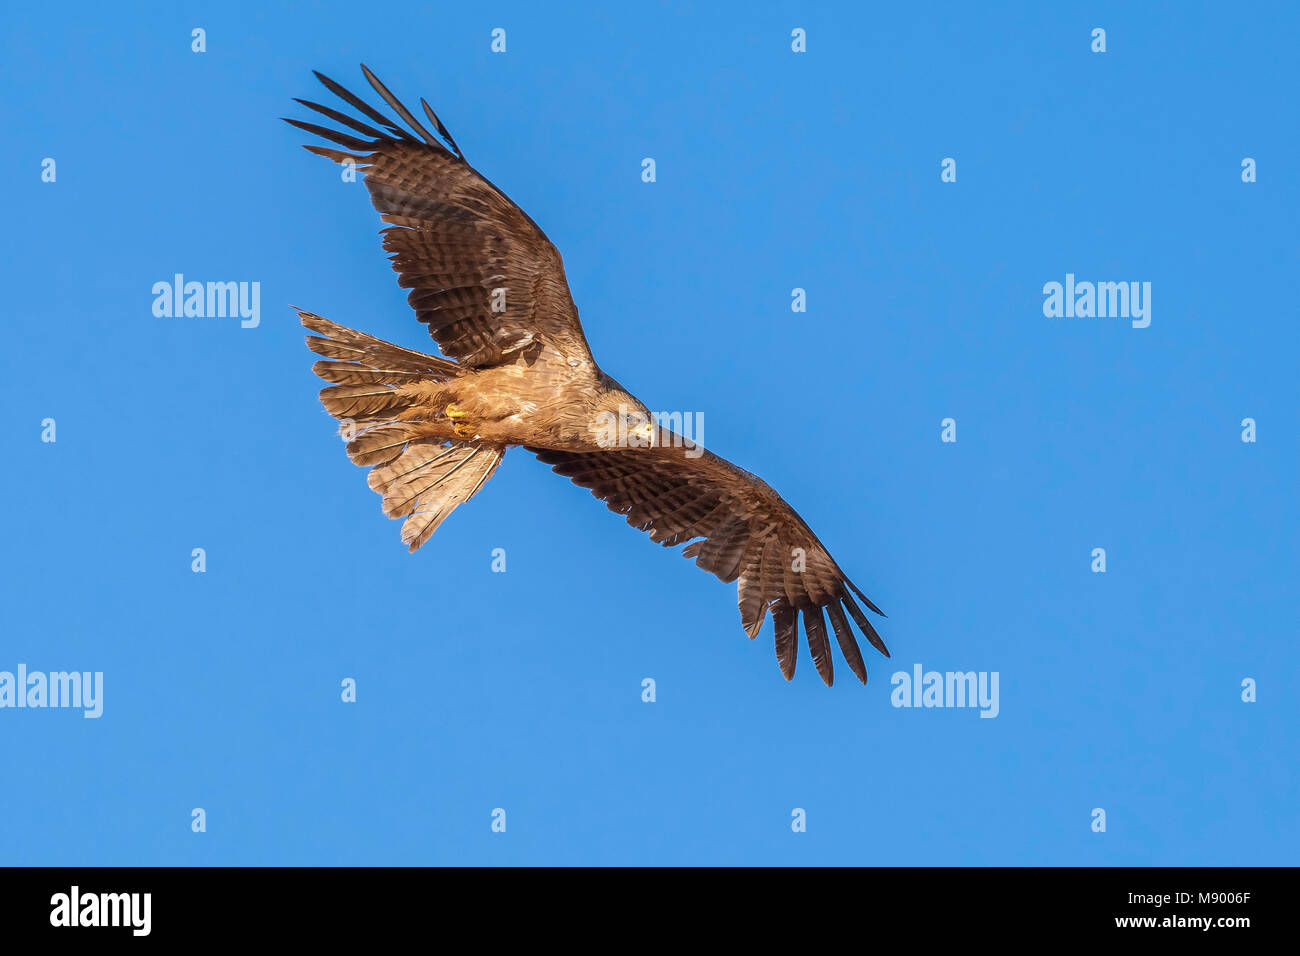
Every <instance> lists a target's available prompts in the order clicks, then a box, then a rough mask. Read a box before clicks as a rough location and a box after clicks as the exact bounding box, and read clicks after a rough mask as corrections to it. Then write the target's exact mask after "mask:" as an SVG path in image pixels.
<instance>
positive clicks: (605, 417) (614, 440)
mask: <svg viewBox="0 0 1300 956" xmlns="http://www.w3.org/2000/svg"><path fill="white" fill-rule="evenodd" d="M591 431H592V435H593V436H594V437H595V440H596V443H597V444H598V445H600V446H601V447H602V448H649V447H651V446H652V445H653V444H654V443H655V439H656V436H657V434H658V426H657V424H656V422H655V416H654V413H653V412H651V411H650V409H648V408H646V407H645V405H643V404H642V403H641V402H639V401H637V400H636V399H635V398H633V397H632V396H631V395H629V394H628V393H627V392H625V391H623V390H622V389H614V390H611V391H609V392H606V393H605V394H604V395H603V396H601V400H600V402H598V403H597V406H596V413H595V415H594V416H593V418H592V423H591Z"/></svg>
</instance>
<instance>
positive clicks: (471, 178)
mask: <svg viewBox="0 0 1300 956" xmlns="http://www.w3.org/2000/svg"><path fill="white" fill-rule="evenodd" d="M362 70H363V72H364V73H365V75H366V78H367V80H368V81H369V82H370V84H371V86H372V87H373V88H374V89H375V90H376V92H378V93H379V95H380V96H381V97H382V98H383V99H384V101H385V102H386V103H387V104H388V105H389V107H390V108H391V109H393V111H394V112H395V113H396V114H397V116H398V117H399V118H400V119H401V121H402V122H404V123H405V124H406V127H408V128H409V129H408V128H403V127H402V126H401V125H399V124H398V122H397V121H395V120H392V119H390V118H389V117H386V116H384V115H383V114H382V113H381V112H380V111H379V110H377V109H375V108H374V107H372V106H370V105H369V104H367V103H365V102H364V101H363V100H361V99H360V98H359V97H357V96H355V95H354V94H352V93H350V92H349V91H347V90H346V89H344V88H343V87H342V86H340V85H339V84H338V83H335V82H334V81H333V80H331V79H329V78H328V77H324V76H321V74H319V73H318V74H316V75H317V77H318V78H319V79H320V80H321V82H322V83H323V84H324V85H325V86H326V87H327V88H328V89H329V90H330V91H332V92H333V93H335V94H336V95H337V96H339V97H340V98H341V99H342V100H343V101H344V102H345V103H347V104H349V105H350V106H351V107H352V108H353V109H355V110H356V111H357V113H358V114H359V117H360V118H358V116H353V115H349V114H347V113H344V112H341V111H339V110H336V109H334V108H332V107H328V106H323V105H321V104H318V103H312V102H308V101H306V100H299V101H298V102H300V103H302V104H303V105H305V106H307V107H308V108H310V109H312V110H315V111H316V112H317V113H320V114H322V115H324V116H326V117H328V118H330V119H332V120H334V121H335V122H337V123H339V124H340V125H341V126H343V127H344V128H345V129H346V130H349V131H350V132H344V131H342V130H339V129H330V128H327V127H322V126H317V125H314V124H311V123H304V122H300V121H297V120H289V121H288V122H290V123H292V124H293V125H294V126H297V127H299V128H301V129H304V130H307V131H308V132H311V133H315V134H317V135H320V136H322V137H324V138H325V139H327V140H329V141H331V142H333V143H335V144H337V145H339V146H342V147H344V149H343V150H340V149H335V148H331V147H320V146H308V147H307V149H309V150H311V151H312V152H314V153H318V154H320V155H322V156H325V157H327V158H329V159H331V160H334V161H335V162H338V163H345V164H353V165H355V167H356V168H358V169H360V170H362V171H363V172H364V174H365V183H366V187H367V189H368V190H369V193H370V197H371V200H372V202H373V203H374V205H375V207H376V209H378V210H379V212H380V214H381V217H382V218H383V220H384V221H385V222H386V223H388V224H389V226H388V228H386V229H385V230H384V231H383V237H384V239H383V244H384V248H385V249H386V250H387V251H388V252H389V254H390V257H391V259H392V262H393V268H394V269H395V270H396V271H397V273H398V276H399V283H400V284H401V285H402V286H403V287H404V288H409V289H410V290H411V292H410V295H409V301H410V304H411V306H412V308H414V309H415V313H416V317H417V318H418V319H419V320H420V321H421V322H423V323H425V325H426V326H427V327H428V329H429V332H430V334H431V335H432V336H433V338H434V339H435V340H436V341H437V343H438V345H439V347H440V349H441V351H442V353H443V355H444V356H446V357H439V356H431V355H426V354H424V353H421V352H416V351H412V350H410V349H406V348H403V347H401V346H398V345H393V344H391V343H389V342H385V341H382V340H380V339H377V338H374V337H373V336H370V335H366V334H365V333H362V332H357V331H354V330H352V329H348V328H345V327H344V326H341V325H338V324H337V323H334V322H331V321H329V320H328V319H324V318H321V317H320V316H318V315H315V314H313V313H310V312H300V313H299V314H300V316H301V318H302V322H303V324H304V325H305V326H306V327H307V328H308V329H309V330H311V331H312V332H313V333H315V334H314V335H312V336H309V337H308V339H307V343H308V346H309V347H310V348H311V349H312V351H314V352H316V353H317V354H318V355H320V356H321V357H322V358H321V361H318V362H317V363H316V365H315V366H314V370H315V371H316V373H317V374H318V375H319V376H320V377H321V378H323V379H325V380H326V381H327V382H329V383H330V385H329V387H327V388H325V389H323V390H322V392H321V401H322V402H323V404H324V405H325V407H326V409H327V410H328V411H329V412H330V413H331V414H332V415H334V416H335V417H336V418H338V419H339V420H340V430H341V431H342V432H343V434H344V435H345V437H347V438H348V444H347V451H348V455H349V457H350V458H351V459H352V461H354V462H355V463H356V464H358V465H362V466H366V467H369V468H370V469H371V470H370V476H369V483H370V486H371V487H372V488H373V489H374V490H375V491H377V492H379V494H381V495H382V496H383V507H384V513H385V514H387V515H389V516H390V517H393V518H403V519H405V520H404V522H403V525H402V539H403V541H404V542H406V544H407V545H408V546H409V548H410V550H412V551H414V550H416V549H417V548H419V547H420V546H421V545H422V544H424V543H425V542H426V541H427V540H428V539H429V537H430V536H431V535H432V534H433V532H434V531H435V530H436V529H437V527H438V526H439V525H440V524H441V523H442V521H443V520H445V519H446V517H447V515H449V514H450V513H451V512H452V510H454V509H455V508H456V507H457V506H459V505H460V504H462V503H463V502H465V501H468V500H469V499H470V498H472V497H473V496H474V495H475V494H476V493H477V492H478V491H479V489H481V488H482V487H483V485H484V484H485V483H486V482H487V480H488V479H489V478H490V477H491V476H492V473H493V472H494V471H495V470H496V467H497V465H498V464H500V462H501V459H502V457H503V456H504V455H505V453H506V451H507V450H508V449H509V448H511V447H513V446H524V447H525V448H527V449H528V450H529V451H532V452H533V453H535V454H536V455H537V457H538V458H540V459H541V460H542V461H543V462H545V463H547V464H549V465H551V466H552V467H553V469H554V471H556V472H557V473H558V474H561V475H564V476H566V477H568V478H570V479H572V480H573V481H574V483H576V484H578V485H580V486H582V487H584V488H588V489H590V490H591V491H592V493H593V494H594V495H595V496H596V497H598V498H600V499H602V500H603V501H604V502H605V503H606V505H607V506H608V507H609V508H610V509H611V510H613V511H615V512H617V513H619V514H622V515H624V516H625V517H626V518H627V521H628V523H629V524H631V525H632V526H633V527H635V528H637V529H639V530H641V531H644V532H646V533H647V534H649V536H650V538H651V540H653V541H656V542H658V543H660V544H663V545H665V546H668V547H672V546H676V545H682V544H685V545H687V546H686V548H685V549H684V550H683V552H682V553H683V554H684V555H685V556H686V557H690V558H694V559H695V562H696V564H698V565H699V566H700V567H701V568H703V569H705V570H706V571H709V572H711V573H712V574H714V575H716V576H717V577H719V578H720V579H722V580H723V581H728V582H731V581H735V582H737V594H738V604H739V609H740V616H741V624H742V626H743V627H744V629H745V632H746V633H747V634H748V635H749V636H750V637H751V638H752V637H754V636H756V635H757V634H758V632H759V630H760V628H761V627H762V624H763V621H764V619H765V618H766V616H767V615H768V614H769V613H770V614H771V616H772V621H773V630H774V635H775V645H776V654H777V659H778V662H779V663H780V665H781V671H782V673H783V674H784V675H785V677H786V679H787V680H789V679H790V678H791V677H793V675H794V669H795V661H796V659H797V653H798V651H797V647H798V641H797V635H798V624H799V620H800V619H802V621H803V630H804V633H805V635H806V638H807V642H808V647H809V650H810V652H811V654H812V658H813V663H814V665H815V666H816V668H817V671H818V673H819V674H820V675H821V677H822V679H823V680H824V681H825V682H826V683H827V684H828V685H829V684H830V683H831V682H832V680H833V663H832V659H831V651H830V641H829V634H830V633H831V632H833V633H834V635H835V637H836V640H837V642H838V644H839V646H840V650H841V652H842V653H843V655H844V658H845V660H846V661H847V663H848V665H849V667H850V669H851V670H852V671H853V672H854V674H855V675H856V676H857V677H858V679H859V680H861V681H862V682H863V683H865V682H866V679H867V671H866V665H865V663H864V662H863V659H862V654H861V652H860V651H859V649H858V645H857V641H856V640H855V638H854V635H853V630H852V627H851V626H850V623H849V621H850V619H852V621H853V623H854V624H856V625H857V627H858V628H859V629H860V630H861V632H862V633H863V634H864V635H865V636H866V638H867V640H868V641H869V642H870V643H871V644H872V645H873V646H875V647H876V648H877V649H878V650H879V651H880V652H881V653H883V654H885V655H886V656H888V653H889V652H888V651H887V650H886V648H885V645H884V643H883V642H882V641H881V639H880V636H879V635H878V634H877V633H876V631H875V628H874V627H873V626H872V624H871V622H870V621H869V619H868V618H867V616H866V614H865V613H864V612H863V611H862V609H861V608H860V607H859V606H858V604H857V602H856V601H855V600H854V595H856V596H857V597H858V598H859V599H861V600H862V602H863V603H864V604H866V606H867V607H868V608H870V609H871V610H872V611H875V612H876V613H880V610H879V608H877V607H876V606H875V605H874V604H872V603H871V601H869V600H868V599H867V598H866V596H865V595H864V594H863V593H862V592H861V591H860V590H858V588H857V587H856V586H855V585H854V584H853V583H852V582H851V581H850V580H849V579H848V578H847V577H846V576H845V574H844V573H843V572H842V571H841V570H840V568H839V565H837V564H836V563H835V561H834V559H832V558H831V556H830V554H829V552H827V550H826V548H825V547H824V546H823V545H822V543H821V542H820V541H819V540H818V539H817V536H816V535H815V534H813V532H812V530H811V529H810V528H809V527H808V526H807V524H805V523H804V521H803V519H802V518H800V517H799V515H798V514H797V513H796V512H795V511H794V509H792V508H791V507H790V506H789V505H788V504H787V503H786V502H785V501H784V500H783V499H782V498H781V497H780V495H778V494H777V493H776V492H775V491H773V490H772V489H771V488H770V487H769V486H768V485H767V484H766V483H764V482H763V481H761V480H760V479H758V478H757V477H755V476H754V475H751V474H750V473H749V472H747V471H745V470H744V469H742V468H739V467H737V466H735V465H733V464H731V463H730V462H728V461H726V460H724V459H722V458H719V457H718V456H717V455H714V454H713V453H711V452H709V451H707V450H705V449H702V448H698V447H696V446H694V445H693V444H692V443H691V442H690V441H687V440H686V439H684V438H682V437H681V436H679V435H676V434H674V433H672V432H671V431H669V430H667V429H664V428H661V427H659V426H658V425H656V424H655V423H654V419H653V416H651V414H650V412H649V411H648V410H647V409H646V407H645V405H644V404H643V403H641V402H640V401H639V400H637V399H636V398H635V397H634V396H632V395H630V394H629V393H628V392H627V391H626V390H625V389H623V388H622V387H621V386H620V385H619V384H618V383H617V382H616V381H614V379H612V378H610V377H609V376H608V375H606V374H605V373H604V372H603V371H601V369H600V367H599V366H598V365H597V364H596V361H595V359H594V358H593V357H592V355H591V350H590V348H589V347H588V345H587V340H586V337H585V335H584V334H583V331H582V326H581V323H580V322H579V320H578V312H577V308H576V307H575V306H574V304H573V300H572V298H571V296H570V294H569V287H568V283H567V280H566V279H565V276H564V266H563V263H562V261H561V259H560V254H559V252H558V251H557V250H556V249H555V246H554V245H552V244H551V242H550V240H548V239H547V238H546V236H545V234H544V233H543V232H542V230H541V229H540V228H539V227H538V226H537V224H536V223H535V222H533V220H532V219H531V218H529V217H528V215H527V214H525V213H524V212H523V210H521V209H520V208H519V207H518V206H516V205H515V204H514V203H513V202H511V201H510V200H509V199H508V198H506V196H505V194H504V193H502V192H501V191H500V190H499V189H497V188H496V187H495V186H494V185H492V183H490V182H489V181H488V180H487V179H485V178H484V177H483V176H481V175H480V174H479V173H478V172H477V171H475V170H474V169H473V167H471V166H470V165H469V164H468V163H467V162H466V161H465V158H464V155H463V154H462V153H461V151H460V149H459V148H458V147H457V146H456V142H455V140H454V139H452V138H451V135H450V134H449V133H448V132H447V130H446V128H445V127H444V126H443V124H442V122H441V121H440V120H439V119H438V117H437V116H436V115H435V114H434V112H433V110H432V109H431V108H430V107H429V105H428V103H426V102H424V101H423V100H421V101H420V102H421V106H422V107H423V110H424V113H425V115H426V117H427V119H428V120H429V122H430V123H431V124H432V126H433V127H434V129H435V130H437V135H436V136H435V135H434V134H433V133H432V132H430V131H429V129H427V128H426V127H425V126H424V125H423V123H421V122H420V121H419V120H418V119H416V117H415V116H414V115H413V114H412V113H411V112H410V111H409V110H407V108H406V107H405V106H404V105H402V104H401V103H400V101H398V100H397V98H396V97H394V96H393V95H392V93H390V92H389V91H388V89H387V88H386V87H385V86H384V85H383V84H382V83H380V82H379V80H378V79H377V78H376V77H375V76H374V74H372V73H371V72H370V71H369V70H367V69H366V68H365V67H364V66H363V67H362ZM353 134H359V135H353ZM611 422H613V423H617V425H618V434H619V435H620V436H622V437H624V438H626V437H627V436H629V435H630V436H632V438H633V439H635V440H633V441H620V442H618V443H611V442H610V440H609V435H610V430H609V429H610V424H611ZM828 618H829V622H830V626H829V628H828V626H827V619H828Z"/></svg>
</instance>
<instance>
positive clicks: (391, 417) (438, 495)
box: [298, 311, 506, 551]
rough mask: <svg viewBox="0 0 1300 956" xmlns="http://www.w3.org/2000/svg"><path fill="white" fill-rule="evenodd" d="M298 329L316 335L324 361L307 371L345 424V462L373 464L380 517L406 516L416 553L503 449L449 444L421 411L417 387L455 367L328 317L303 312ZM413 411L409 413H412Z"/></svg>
mask: <svg viewBox="0 0 1300 956" xmlns="http://www.w3.org/2000/svg"><path fill="white" fill-rule="evenodd" d="M298 314H299V316H300V317H301V319H302V324H303V325H305V326H306V327H307V328H308V329H311V330H312V331H313V332H317V333H319V335H320V337H317V336H308V337H307V346H308V348H310V349H311V350H312V351H313V352H315V353H316V354H317V355H321V356H324V357H325V359H327V360H328V361H319V362H317V363H316V364H315V365H313V366H312V371H314V372H315V373H316V374H317V375H319V376H320V377H321V378H323V379H324V380H325V381H327V382H331V383H333V384H332V385H331V386H330V387H328V388H324V389H322V390H321V393H320V397H321V402H322V404H324V406H325V408H326V410H328V411H329V412H330V414H332V415H334V416H335V417H336V418H339V419H341V420H342V426H341V428H340V431H341V432H343V433H344V434H345V435H346V436H347V437H348V438H349V441H348V445H347V452H348V457H349V458H351V459H352V461H353V462H355V463H356V464H358V465H362V466H371V467H370V474H369V476H368V479H367V480H368V484H369V485H370V487H371V488H373V489H374V490H375V491H377V492H378V493H379V494H380V495H382V496H383V508H384V514H386V515H388V516H389V517H390V518H405V519H406V520H405V521H404V522H403V523H402V541H403V543H405V544H406V545H407V547H408V548H409V549H410V550H411V551H415V550H416V549H417V548H419V547H420V546H421V545H422V544H424V543H425V542H426V541H428V540H429V538H430V537H431V536H432V535H433V533H434V532H435V531H436V530H437V529H438V526H439V525H441V524H442V522H443V521H445V520H446V518H447V516H448V515H450V514H451V513H452V511H454V510H455V509H456V508H457V507H458V506H459V505H461V504H463V503H464V502H466V501H468V500H469V499H470V498H472V497H474V495H476V494H477V493H478V492H479V489H481V488H482V487H483V485H484V484H485V483H486V482H487V480H488V479H489V478H490V477H492V473H493V472H494V471H496V468H497V465H499V464H500V463H501V459H502V458H503V457H504V456H505V452H506V448H505V446H504V445H493V444H487V443H484V442H462V441H459V440H455V439H449V438H448V437H447V433H446V425H445V423H438V422H433V421H430V420H429V419H422V418H421V417H420V416H419V414H418V411H419V409H418V405H417V403H418V401H419V394H420V390H419V389H406V388H404V386H414V385H418V384H420V383H425V382H445V381H448V380H449V379H451V378H454V377H455V376H456V375H458V374H460V372H461V368H460V366H458V365H457V364H456V363H455V362H452V361H449V360H447V359H442V358H437V357H435V356H432V355H424V354H423V353H420V352H413V351H411V350H410V349H405V348H402V347H401V346H399V345H393V344H392V343H390V342H384V341H382V340H381V339H376V338H374V337H373V336H369V335H366V334H365V333H363V332H357V331H355V330H353V329H349V328H345V327H344V326H342V325H339V324H337V323H335V322H331V321H330V320H329V319H325V318H322V317H320V316H318V315H313V314H312V313H310V312H302V311H300V312H299V313H298ZM413 408H414V409H415V410H416V412H417V414H416V415H411V414H410V413H411V411H412V409H413Z"/></svg>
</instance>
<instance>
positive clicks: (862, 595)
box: [844, 578, 889, 617]
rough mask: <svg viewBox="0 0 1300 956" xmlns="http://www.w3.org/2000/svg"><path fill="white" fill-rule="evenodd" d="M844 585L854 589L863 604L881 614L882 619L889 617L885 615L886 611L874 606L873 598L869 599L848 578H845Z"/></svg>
mask: <svg viewBox="0 0 1300 956" xmlns="http://www.w3.org/2000/svg"><path fill="white" fill-rule="evenodd" d="M844 583H845V584H847V585H848V586H849V587H851V588H853V593H854V594H856V595H857V596H858V597H860V598H862V602H863V603H864V604H866V606H867V607H869V608H871V610H873V611H875V612H876V613H877V614H879V615H880V616H881V617H889V615H888V614H886V613H885V612H884V611H882V610H881V609H880V608H878V607H876V606H875V605H874V604H872V603H871V598H869V597H867V596H866V595H865V594H863V593H862V591H861V590H860V589H859V588H858V586H857V585H856V584H854V583H853V582H852V581H850V580H849V579H848V578H845V579H844Z"/></svg>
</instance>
